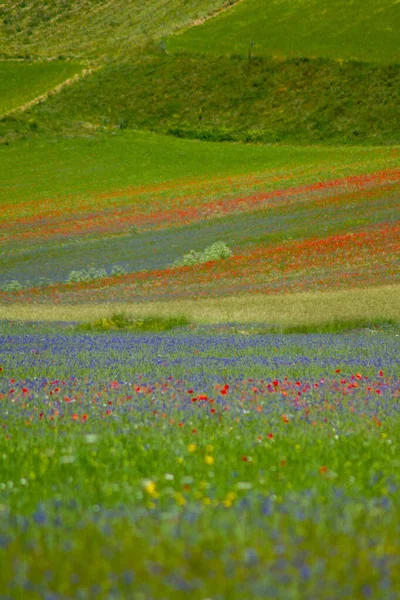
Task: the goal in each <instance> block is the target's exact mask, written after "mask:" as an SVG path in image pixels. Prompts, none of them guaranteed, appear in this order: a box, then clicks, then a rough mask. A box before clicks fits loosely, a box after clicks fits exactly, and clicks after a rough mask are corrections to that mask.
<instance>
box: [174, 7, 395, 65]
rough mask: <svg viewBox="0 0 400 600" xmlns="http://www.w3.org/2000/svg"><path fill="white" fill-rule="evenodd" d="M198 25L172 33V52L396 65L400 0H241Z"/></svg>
mask: <svg viewBox="0 0 400 600" xmlns="http://www.w3.org/2000/svg"><path fill="white" fill-rule="evenodd" d="M235 4H236V6H234V7H233V8H232V9H231V10H229V11H226V12H222V13H221V14H219V15H217V16H216V17H215V18H212V19H209V20H207V21H206V22H205V23H203V24H201V25H200V26H198V27H191V28H190V29H189V30H188V31H185V32H184V33H182V34H180V35H177V36H176V37H171V38H170V40H169V41H168V49H169V50H172V51H174V52H176V51H180V52H182V51H186V52H192V53H196V52H212V53H215V54H247V53H248V52H249V51H252V52H253V54H255V55H257V54H267V55H271V56H278V57H282V58H288V57H294V56H296V57H300V56H302V57H323V58H333V59H336V60H362V61H366V62H382V63H387V64H389V63H396V62H399V59H400V53H399V46H398V38H397V32H398V29H399V26H400V11H399V9H398V6H397V5H398V2H397V0H380V2H379V5H377V4H376V2H374V0H355V1H353V2H351V3H349V2H347V1H346V0H297V2H293V0H272V1H271V2H266V1H265V0H242V1H240V2H236V3H235Z"/></svg>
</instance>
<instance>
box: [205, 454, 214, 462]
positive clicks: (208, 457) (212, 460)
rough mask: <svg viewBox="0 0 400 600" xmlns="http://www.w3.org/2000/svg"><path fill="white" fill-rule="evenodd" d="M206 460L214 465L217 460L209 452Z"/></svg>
mask: <svg viewBox="0 0 400 600" xmlns="http://www.w3.org/2000/svg"><path fill="white" fill-rule="evenodd" d="M204 462H205V463H206V465H213V464H214V462H215V459H214V457H213V456H210V455H209V454H207V455H206V456H205V457H204Z"/></svg>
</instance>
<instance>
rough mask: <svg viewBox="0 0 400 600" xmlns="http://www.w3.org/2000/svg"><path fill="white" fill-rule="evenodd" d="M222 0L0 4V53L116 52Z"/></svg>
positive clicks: (184, 21)
mask: <svg viewBox="0 0 400 600" xmlns="http://www.w3.org/2000/svg"><path fill="white" fill-rule="evenodd" d="M223 4H224V1H223V0H146V1H144V2H143V1H142V0H113V1H112V2H110V1H109V0H51V2H43V1H42V0H26V1H25V2H19V3H16V2H12V1H10V0H6V1H5V2H3V3H1V4H0V58H1V57H14V58H15V57H29V56H31V57H48V56H51V57H53V56H59V55H64V56H70V57H79V58H82V57H86V58H91V59H98V58H99V57H101V56H118V55H120V54H121V53H124V52H128V53H129V52H130V51H131V50H132V48H134V47H136V46H138V45H141V44H144V43H146V42H148V41H149V40H151V39H153V38H154V37H156V38H159V37H161V36H165V35H167V34H169V33H171V32H172V31H174V30H175V29H176V28H177V27H182V26H183V25H186V24H188V23H190V22H191V21H192V20H193V19H196V18H199V17H202V16H204V15H206V14H208V13H209V12H210V11H212V10H215V9H218V8H219V6H221V5H223Z"/></svg>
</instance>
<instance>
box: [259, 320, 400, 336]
mask: <svg viewBox="0 0 400 600" xmlns="http://www.w3.org/2000/svg"><path fill="white" fill-rule="evenodd" d="M399 325H400V321H396V320H394V319H366V318H358V319H333V320H332V321H325V322H321V323H314V324H312V325H291V326H288V327H285V326H283V327H280V328H279V327H276V328H272V329H271V330H270V332H271V333H283V334H293V333H296V334H308V333H336V334H340V333H349V332H352V331H353V332H359V331H360V330H371V331H374V330H375V331H376V330H379V332H380V331H381V330H382V329H383V330H390V331H399ZM267 332H268V330H258V331H256V333H267Z"/></svg>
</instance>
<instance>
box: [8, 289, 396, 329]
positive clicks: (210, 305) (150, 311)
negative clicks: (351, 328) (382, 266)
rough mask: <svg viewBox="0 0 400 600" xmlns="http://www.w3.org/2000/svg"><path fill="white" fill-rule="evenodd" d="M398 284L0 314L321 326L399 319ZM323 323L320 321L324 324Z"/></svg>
mask: <svg viewBox="0 0 400 600" xmlns="http://www.w3.org/2000/svg"><path fill="white" fill-rule="evenodd" d="M399 292H400V284H397V285H387V286H376V287H373V286H371V287H369V288H366V289H352V290H339V291H338V290H336V291H329V292H323V293H321V292H304V293H295V294H285V295H281V294H276V295H272V294H271V295H267V294H247V295H242V296H231V297H229V296H228V297H224V298H208V299H201V300H191V299H189V300H173V301H172V300H171V301H158V302H157V301H151V302H140V303H138V302H136V303H135V302H130V303H128V302H125V303H109V304H107V303H101V304H100V303H98V304H96V303H91V304H80V305H76V306H71V305H64V306H60V305H58V306H57V305H55V304H52V305H51V304H48V305H43V306H38V305H23V304H22V305H17V304H16V303H15V304H13V305H11V306H5V305H0V319H2V320H15V321H22V322H25V321H26V322H29V321H45V322H54V321H65V322H68V321H70V322H79V323H85V322H90V321H94V320H98V321H101V320H102V319H104V318H105V319H109V318H110V316H111V315H113V314H115V313H123V314H125V315H126V316H127V318H132V319H145V318H146V317H149V316H151V315H154V314H156V315H158V317H159V318H162V319H166V320H169V319H173V318H177V317H180V316H184V317H185V318H186V319H188V321H190V322H192V323H195V324H213V323H215V324H216V323H218V324H220V323H243V324H245V323H259V324H263V325H268V326H269V327H272V328H274V327H276V328H277V330H280V331H281V330H288V329H289V328H291V327H299V326H302V327H303V326H304V327H306V328H310V331H311V330H312V328H314V327H317V328H319V327H321V326H322V325H321V324H326V326H327V327H331V325H330V324H331V323H340V322H342V323H343V322H350V323H356V324H357V323H359V320H360V319H366V322H371V323H375V322H376V323H378V324H379V322H381V323H382V324H384V323H391V322H392V321H394V322H395V323H399V322H400V306H399V302H398V297H399ZM324 326H325V325H324Z"/></svg>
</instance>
